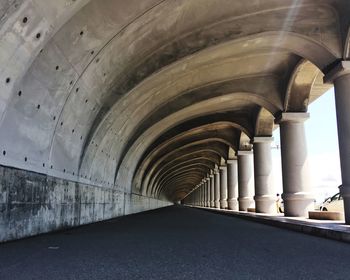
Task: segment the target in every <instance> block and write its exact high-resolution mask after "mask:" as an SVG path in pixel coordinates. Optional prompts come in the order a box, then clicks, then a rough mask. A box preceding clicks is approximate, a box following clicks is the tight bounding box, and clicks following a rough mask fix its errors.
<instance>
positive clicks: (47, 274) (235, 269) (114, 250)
mask: <svg viewBox="0 0 350 280" xmlns="http://www.w3.org/2000/svg"><path fill="white" fill-rule="evenodd" d="M0 279H1V280H6V279H11V280H13V279H45V280H46V279H48V280H55V279H332V280H333V279H350V245H349V244H346V243H341V242H337V241H333V240H328V239H323V238H319V237H314V236H310V235H305V234H302V233H298V232H293V231H288V230H284V229H279V228H275V227H271V226H267V225H263V224H259V223H254V222H251V221H245V220H242V219H239V218H235V217H229V216H223V215H219V214H215V213H211V212H207V211H203V210H199V209H193V208H186V207H180V206H172V207H167V208H163V209H159V210H155V211H149V212H145V213H139V214H135V215H131V216H125V217H120V218H117V219H114V220H110V221H107V222H102V223H97V224H93V225H88V226H84V227H79V228H76V229H72V230H67V231H63V232H58V233H52V234H46V235H41V236H38V237H33V238H28V239H24V240H20V241H16V242H10V243H5V244H0Z"/></svg>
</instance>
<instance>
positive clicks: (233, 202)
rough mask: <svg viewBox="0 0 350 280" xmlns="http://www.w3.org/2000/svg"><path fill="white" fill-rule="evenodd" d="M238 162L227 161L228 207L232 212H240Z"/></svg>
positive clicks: (234, 160)
mask: <svg viewBox="0 0 350 280" xmlns="http://www.w3.org/2000/svg"><path fill="white" fill-rule="evenodd" d="M237 179H238V173H237V160H236V159H229V160H227V205H228V209H230V210H236V211H237V210H238V200H237V198H238V180H237Z"/></svg>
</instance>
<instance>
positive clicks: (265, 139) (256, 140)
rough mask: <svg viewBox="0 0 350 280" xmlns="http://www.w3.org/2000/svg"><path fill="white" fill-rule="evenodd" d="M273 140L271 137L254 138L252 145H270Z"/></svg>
mask: <svg viewBox="0 0 350 280" xmlns="http://www.w3.org/2000/svg"><path fill="white" fill-rule="evenodd" d="M273 140H274V138H273V137H254V139H253V141H252V142H253V144H256V143H271V142H273Z"/></svg>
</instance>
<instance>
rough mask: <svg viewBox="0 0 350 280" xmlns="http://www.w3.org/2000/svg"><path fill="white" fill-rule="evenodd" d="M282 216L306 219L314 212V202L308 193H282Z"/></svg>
mask: <svg viewBox="0 0 350 280" xmlns="http://www.w3.org/2000/svg"><path fill="white" fill-rule="evenodd" d="M282 199H283V202H284V216H286V217H308V216H309V211H313V210H315V202H314V201H315V200H314V198H313V197H312V196H311V194H310V193H283V194H282Z"/></svg>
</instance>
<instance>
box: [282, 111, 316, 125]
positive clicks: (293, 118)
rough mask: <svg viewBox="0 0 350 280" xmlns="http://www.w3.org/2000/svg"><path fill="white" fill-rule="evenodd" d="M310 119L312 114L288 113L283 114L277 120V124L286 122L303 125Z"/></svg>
mask: <svg viewBox="0 0 350 280" xmlns="http://www.w3.org/2000/svg"><path fill="white" fill-rule="evenodd" d="M309 118H310V113H301V112H287V113H282V115H281V117H280V118H278V119H276V123H278V124H280V123H284V122H295V123H302V122H305V121H306V120H308V119H309Z"/></svg>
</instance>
